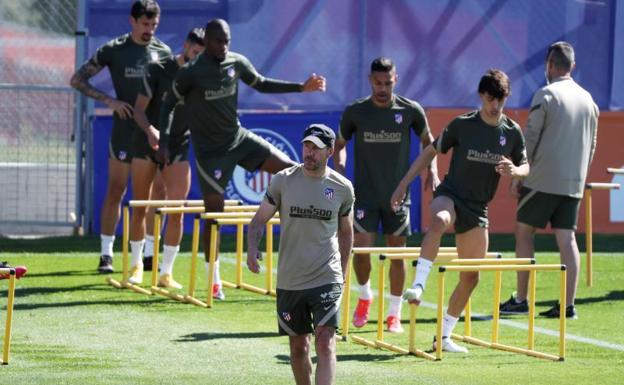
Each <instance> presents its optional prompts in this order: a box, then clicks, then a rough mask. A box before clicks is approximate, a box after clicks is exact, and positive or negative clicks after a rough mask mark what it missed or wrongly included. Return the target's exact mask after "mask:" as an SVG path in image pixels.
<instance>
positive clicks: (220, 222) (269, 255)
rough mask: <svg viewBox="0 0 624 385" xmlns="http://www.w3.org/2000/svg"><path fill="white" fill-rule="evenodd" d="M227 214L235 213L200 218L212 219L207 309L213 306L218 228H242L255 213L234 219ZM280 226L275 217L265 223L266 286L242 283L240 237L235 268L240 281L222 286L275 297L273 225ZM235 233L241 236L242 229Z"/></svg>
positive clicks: (205, 215)
mask: <svg viewBox="0 0 624 385" xmlns="http://www.w3.org/2000/svg"><path fill="white" fill-rule="evenodd" d="M217 214H226V216H225V217H221V216H219V215H217ZM227 214H235V213H205V214H201V218H203V219H212V221H213V223H212V224H211V225H210V250H209V253H208V256H209V262H208V266H209V269H208V270H209V271H208V299H207V301H206V305H207V307H212V306H213V298H212V285H213V283H214V264H215V261H216V255H217V242H216V241H217V235H218V232H219V226H225V225H236V226H241V227H242V226H244V225H249V223H251V220H252V218H253V216H254V215H255V213H236V214H242V216H239V217H235V216H232V215H227ZM279 224H280V220H279V218H277V217H273V218H271V219H270V220H269V221H268V222H267V223H266V229H267V230H266V232H267V239H266V252H265V256H264V260H265V270H266V274H267V275H269V276H271V277H267V278H266V279H265V283H266V286H265V287H264V288H260V287H257V286H253V285H250V284H247V283H245V282H243V280H242V265H243V263H242V258H243V246H242V242H243V241H242V237H241V238H240V240H239V239H237V248H236V249H237V253H236V260H237V262H236V266H237V269H238V270H237V271H236V277H237V278H236V279H237V280H240V282H237V283H232V282H228V281H222V283H223V286H226V287H229V288H238V289H244V290H248V291H251V292H254V293H258V294H265V295H271V296H275V290H274V289H273V279H272V274H273V226H275V225H279ZM237 232H238V233H240V234H241V235H242V229H241V230H238V228H237Z"/></svg>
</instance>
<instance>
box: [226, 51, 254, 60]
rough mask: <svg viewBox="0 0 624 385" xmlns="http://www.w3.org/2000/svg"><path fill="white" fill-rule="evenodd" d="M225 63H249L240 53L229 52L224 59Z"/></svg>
mask: <svg viewBox="0 0 624 385" xmlns="http://www.w3.org/2000/svg"><path fill="white" fill-rule="evenodd" d="M225 61H233V62H236V63H243V62H249V59H247V57H246V56H245V55H243V54H241V53H238V52H233V51H229V52H228V53H227V55H226V57H225Z"/></svg>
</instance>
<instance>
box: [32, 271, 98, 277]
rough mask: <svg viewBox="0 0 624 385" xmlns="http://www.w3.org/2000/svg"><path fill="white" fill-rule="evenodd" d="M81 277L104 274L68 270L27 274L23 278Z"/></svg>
mask: <svg viewBox="0 0 624 385" xmlns="http://www.w3.org/2000/svg"><path fill="white" fill-rule="evenodd" d="M83 276H102V277H104V274H102V273H98V272H97V271H95V269H93V270H68V271H51V272H48V273H30V272H29V273H27V274H26V276H25V277H24V278H45V277H83Z"/></svg>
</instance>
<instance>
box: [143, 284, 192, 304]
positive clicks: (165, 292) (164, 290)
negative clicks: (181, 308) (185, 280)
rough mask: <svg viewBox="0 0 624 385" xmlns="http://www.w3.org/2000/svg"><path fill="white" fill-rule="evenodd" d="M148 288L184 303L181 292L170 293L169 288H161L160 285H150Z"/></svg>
mask: <svg viewBox="0 0 624 385" xmlns="http://www.w3.org/2000/svg"><path fill="white" fill-rule="evenodd" d="M150 289H151V290H152V293H155V294H160V295H162V296H164V297H167V298H171V299H173V300H175V301H179V302H185V303H186V301H185V300H184V295H182V294H178V293H172V292H170V291H169V290H166V289H163V288H162V287H158V286H152V287H151V288H150Z"/></svg>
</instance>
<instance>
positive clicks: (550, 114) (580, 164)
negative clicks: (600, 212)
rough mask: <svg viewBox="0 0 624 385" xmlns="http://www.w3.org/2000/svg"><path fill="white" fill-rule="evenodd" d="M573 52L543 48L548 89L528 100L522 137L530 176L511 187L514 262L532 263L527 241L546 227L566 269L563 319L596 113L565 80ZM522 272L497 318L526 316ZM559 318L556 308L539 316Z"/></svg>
mask: <svg viewBox="0 0 624 385" xmlns="http://www.w3.org/2000/svg"><path fill="white" fill-rule="evenodd" d="M574 65H575V63H574V49H573V48H572V46H571V45H570V44H569V43H566V42H557V43H554V44H552V45H551V46H550V47H549V48H548V54H547V57H546V70H545V75H546V79H547V81H548V84H547V85H546V86H545V87H542V88H541V89H540V90H538V91H537V92H536V93H535V95H534V96H533V101H532V102H531V110H530V113H529V120H528V122H527V128H526V131H525V134H524V136H525V139H526V148H527V156H528V159H529V164H530V166H531V171H530V173H529V175H528V176H527V177H526V179H524V181H522V182H521V185H518V186H516V187H512V191H514V192H516V193H517V194H518V198H519V199H518V211H517V220H518V223H517V225H516V257H518V258H533V257H534V244H533V235H534V234H535V231H536V229H537V228H545V227H546V225H547V224H548V223H549V222H550V226H551V228H552V229H553V230H554V232H555V237H556V239H557V246H558V247H559V252H560V256H561V263H562V264H565V265H566V267H567V272H568V274H567V283H566V290H567V296H566V304H567V308H566V317H568V318H577V315H576V309H575V307H574V298H575V296H576V286H577V282H578V274H579V264H580V256H579V251H578V246H577V244H576V238H575V235H574V230H575V229H576V221H577V217H578V209H579V206H580V202H581V198H582V197H583V189H584V185H585V179H586V177H587V172H588V171H589V165H590V163H591V161H592V158H593V156H594V152H595V149H596V136H597V132H598V130H597V128H598V115H599V110H598V107H597V106H596V104H595V103H594V101H593V99H592V97H591V95H590V94H589V92H587V91H586V90H584V89H583V88H582V87H581V86H579V85H578V84H577V83H576V82H575V81H574V80H573V79H572V76H571V73H572V70H573V69H574ZM528 277H529V275H528V272H518V287H517V294H516V296H515V297H514V296H513V295H512V297H511V298H510V299H509V300H508V301H507V302H505V303H502V304H501V306H500V310H501V313H503V314H524V313H527V312H528V306H527V301H526V298H527V291H528V290H527V289H528V279H529V278H528ZM540 315H542V316H546V317H559V306H558V305H557V306H554V307H553V308H551V309H549V310H547V311H544V312H541V313H540Z"/></svg>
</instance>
